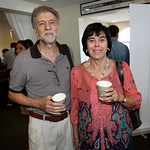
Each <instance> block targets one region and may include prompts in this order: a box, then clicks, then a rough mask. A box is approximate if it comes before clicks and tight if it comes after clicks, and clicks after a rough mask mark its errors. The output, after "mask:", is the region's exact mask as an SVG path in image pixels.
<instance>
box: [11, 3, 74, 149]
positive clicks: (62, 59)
mask: <svg viewBox="0 0 150 150" xmlns="http://www.w3.org/2000/svg"><path fill="white" fill-rule="evenodd" d="M32 26H33V30H34V32H35V33H36V35H37V36H38V37H39V42H37V44H35V45H34V46H32V48H30V49H28V50H26V51H23V52H22V53H20V54H19V55H18V56H17V57H16V59H15V62H14V66H13V73H12V78H11V82H10V87H9V88H10V90H9V97H10V99H11V100H13V101H15V102H17V103H19V104H21V105H25V106H27V107H28V110H29V114H30V116H29V149H30V150H48V149H50V150H56V149H57V150H72V149H73V143H72V137H71V134H72V133H71V124H70V117H69V109H70V69H71V68H70V67H71V66H70V63H69V61H68V58H67V56H66V55H65V51H64V50H63V49H62V45H60V44H59V43H58V42H57V41H56V39H57V35H58V32H59V30H60V19H59V14H58V12H57V11H56V10H54V9H53V8H50V7H47V6H40V7H38V8H36V9H34V11H33V13H32ZM70 52H71V56H72V57H73V53H72V51H71V50H70ZM24 87H25V89H26V92H27V96H25V95H23V94H22V93H21V91H22V90H23V88H24ZM57 93H65V94H66V95H67V97H66V103H67V111H66V112H65V113H63V114H62V113H61V112H62V111H64V110H65V108H64V106H63V104H61V103H55V102H52V101H51V99H52V96H53V95H55V94H57Z"/></svg>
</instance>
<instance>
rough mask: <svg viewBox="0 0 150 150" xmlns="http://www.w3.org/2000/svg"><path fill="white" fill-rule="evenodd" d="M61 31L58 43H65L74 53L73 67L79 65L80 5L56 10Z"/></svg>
mask: <svg viewBox="0 0 150 150" xmlns="http://www.w3.org/2000/svg"><path fill="white" fill-rule="evenodd" d="M58 12H59V14H60V24H61V29H60V33H59V36H58V41H59V42H61V43H66V44H68V46H70V47H71V48H72V50H73V52H74V57H75V65H77V64H80V62H81V61H80V45H79V26H78V17H79V16H80V5H73V6H70V7H65V8H63V9H59V10H58Z"/></svg>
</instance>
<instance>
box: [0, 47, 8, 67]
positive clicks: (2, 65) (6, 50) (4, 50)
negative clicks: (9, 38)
mask: <svg viewBox="0 0 150 150" xmlns="http://www.w3.org/2000/svg"><path fill="white" fill-rule="evenodd" d="M8 51H9V49H7V48H4V49H3V50H2V54H3V59H1V70H3V69H6V68H7V64H6V65H4V54H5V53H6V52H8Z"/></svg>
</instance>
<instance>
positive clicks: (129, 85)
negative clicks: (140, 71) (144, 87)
mask: <svg viewBox="0 0 150 150" xmlns="http://www.w3.org/2000/svg"><path fill="white" fill-rule="evenodd" d="M123 72H124V86H123V88H124V90H125V95H127V96H131V97H132V98H133V99H134V101H135V108H133V109H136V108H140V106H141V102H142V99H141V93H140V92H138V90H137V87H136V84H135V80H134V78H133V75H132V72H131V70H130V67H129V66H128V64H127V63H125V62H123Z"/></svg>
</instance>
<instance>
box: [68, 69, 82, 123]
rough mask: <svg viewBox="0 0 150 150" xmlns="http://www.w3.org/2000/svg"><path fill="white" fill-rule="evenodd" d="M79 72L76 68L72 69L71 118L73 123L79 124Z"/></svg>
mask: <svg viewBox="0 0 150 150" xmlns="http://www.w3.org/2000/svg"><path fill="white" fill-rule="evenodd" d="M79 78H80V76H79V73H78V70H76V69H75V68H73V69H72V71H71V113H70V120H71V123H72V125H76V124H78V111H79V99H78V82H79Z"/></svg>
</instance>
